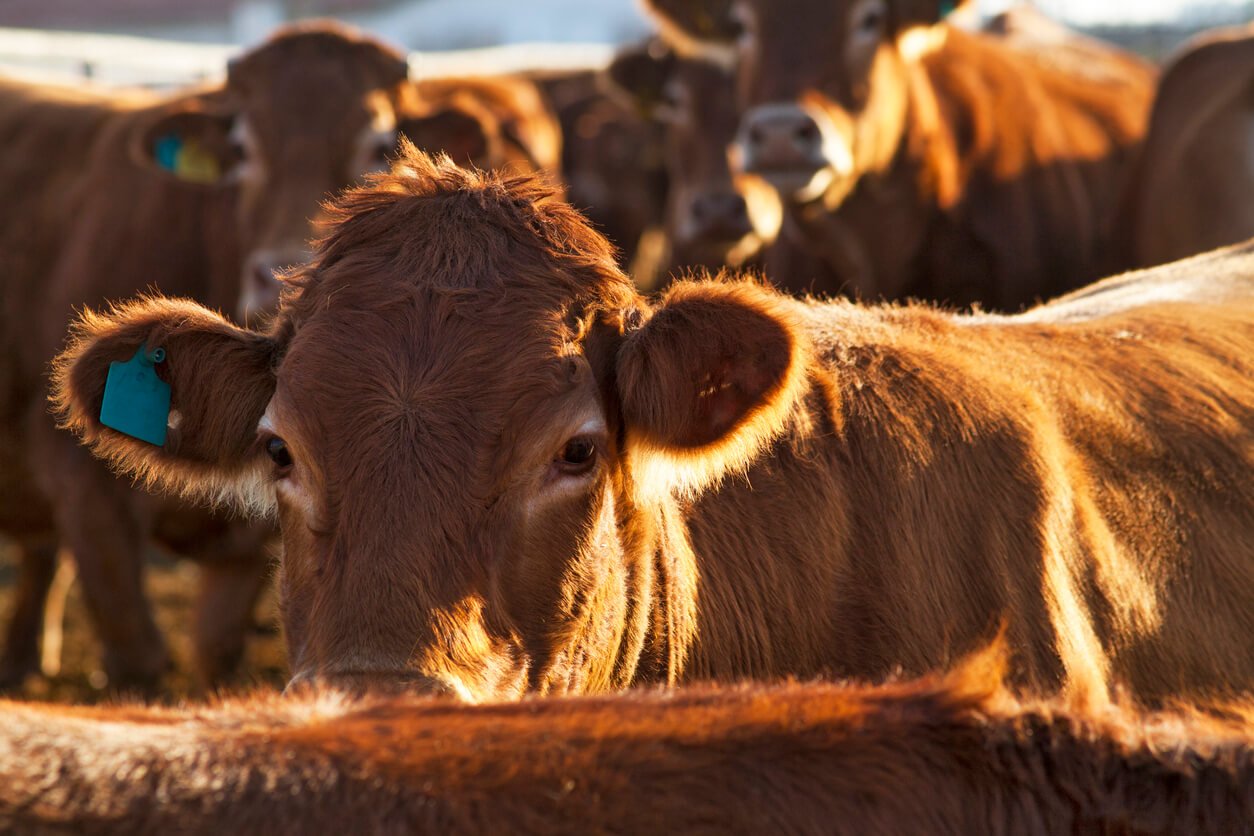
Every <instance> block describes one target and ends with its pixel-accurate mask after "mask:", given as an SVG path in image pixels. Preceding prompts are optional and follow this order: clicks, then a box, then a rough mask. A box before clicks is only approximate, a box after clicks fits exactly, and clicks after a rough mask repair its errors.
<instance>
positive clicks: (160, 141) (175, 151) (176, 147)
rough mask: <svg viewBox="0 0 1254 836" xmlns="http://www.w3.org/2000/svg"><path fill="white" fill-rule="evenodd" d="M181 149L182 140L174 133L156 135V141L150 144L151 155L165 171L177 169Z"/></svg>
mask: <svg viewBox="0 0 1254 836" xmlns="http://www.w3.org/2000/svg"><path fill="white" fill-rule="evenodd" d="M181 150H183V140H182V139H180V138H179V137H178V136H177V135H176V134H166V135H165V136H162V137H158V138H157V141H156V142H154V143H153V145H152V156H153V159H155V160H156V161H157V165H159V166H161V167H162V168H164V169H165V170H166V171H175V170H177V169H178V161H179V151H181Z"/></svg>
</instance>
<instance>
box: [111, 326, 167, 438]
mask: <svg viewBox="0 0 1254 836" xmlns="http://www.w3.org/2000/svg"><path fill="white" fill-rule="evenodd" d="M163 360H165V349H164V348H154V349H153V350H152V351H148V350H147V349H146V348H145V347H144V346H142V345H141V346H140V347H139V351H136V352H135V356H134V357H132V358H131V359H129V360H127V361H126V362H125V363H123V362H121V361H117V360H115V361H114V362H112V363H110V364H109V377H108V378H106V379H105V389H104V403H102V404H101V405H100V423H102V424H104V425H105V426H106V427H109V428H111V429H115V430H117V431H118V432H120V433H126V434H127V435H129V436H130V437H131V438H138V439H139V440H140V441H147V442H148V443H149V444H155V445H157V446H158V447H160V446H162V445H163V444H165V431H166V425H167V424H168V423H169V420H170V384H168V383H166V382H165V381H164V380H162V379H161V378H159V377H157V364H158V363H160V362H162V361H163Z"/></svg>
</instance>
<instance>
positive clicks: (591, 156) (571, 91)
mask: <svg viewBox="0 0 1254 836" xmlns="http://www.w3.org/2000/svg"><path fill="white" fill-rule="evenodd" d="M527 77H528V78H530V79H531V80H532V81H533V82H534V83H535V84H536V85H537V86H538V87H539V88H540V89H541V91H543V93H544V95H545V98H546V99H547V100H548V101H549V103H550V105H551V107H552V108H553V110H554V111H555V112H556V113H557V118H558V121H559V123H560V124H561V128H562V174H563V178H564V180H565V183H566V196H567V199H569V200H570V203H571V205H572V206H574V207H576V208H577V209H579V210H580V211H581V212H583V213H584V214H585V215H587V216H588V219H589V220H590V221H592V224H593V226H594V227H596V228H597V230H599V231H600V232H601V233H602V234H603V235H605V237H607V238H608V239H609V240H610V242H611V243H612V244H614V246H615V247H616V248H617V250H618V256H619V266H621V267H622V268H623V269H625V270H627V271H628V272H629V273H631V274H632V275H633V276H634V277H635V278H636V279H637V282H638V283H640V284H641V285H646V286H647V285H651V284H652V283H653V280H654V279H653V276H654V273H655V272H656V271H657V270H658V269H659V268H660V265H656V264H654V262H655V261H656V260H657V259H658V256H656V255H655V254H654V253H653V250H654V249H656V248H655V247H651V246H650V242H651V240H652V238H653V237H654V236H653V233H654V230H655V228H656V227H657V225H658V224H660V222H661V218H662V216H663V214H664V212H665V201H666V189H667V184H666V165H665V161H664V159H663V153H664V151H663V142H664V139H663V136H662V131H661V127H660V126H659V125H657V124H655V123H654V122H651V121H650V120H647V119H643V118H641V117H640V116H639V115H638V114H637V113H636V112H635V110H634V109H633V108H629V107H627V106H626V105H625V104H623V103H622V102H620V101H619V99H618V97H617V96H613V95H610V94H609V93H607V92H606V90H605V89H604V87H605V84H604V83H603V80H602V72H601V71H600V70H577V71H571V72H545V71H541V72H535V73H531V74H529V75H528V76H527ZM646 236H650V237H649V238H646Z"/></svg>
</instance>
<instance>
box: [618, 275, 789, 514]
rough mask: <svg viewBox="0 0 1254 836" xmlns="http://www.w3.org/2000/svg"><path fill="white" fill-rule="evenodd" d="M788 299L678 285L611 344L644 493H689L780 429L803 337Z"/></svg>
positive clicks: (737, 285) (744, 286)
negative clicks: (639, 323) (635, 326)
mask: <svg viewBox="0 0 1254 836" xmlns="http://www.w3.org/2000/svg"><path fill="white" fill-rule="evenodd" d="M789 308H790V303H789V301H788V300H786V299H785V298H784V297H783V296H782V295H781V294H780V293H778V292H777V291H775V290H772V289H769V288H766V287H763V286H761V285H759V284H756V283H754V282H750V281H737V282H721V281H700V282H698V281H683V282H677V283H676V284H674V285H672V286H671V288H670V289H669V290H668V291H667V292H666V294H665V296H664V297H663V298H662V301H661V304H660V305H659V306H658V307H657V308H656V309H655V310H654V311H653V313H652V315H651V316H650V317H649V319H648V320H647V321H646V322H645V323H644V324H643V325H642V326H640V327H639V328H638V329H636V330H634V331H631V332H630V333H628V334H626V335H625V336H624V338H623V341H622V344H621V346H620V348H619V350H618V358H617V362H616V363H615V380H616V388H617V390H618V399H619V402H620V404H621V409H622V417H623V423H624V426H625V429H626V436H627V438H626V440H627V453H628V457H629V460H630V462H631V466H632V472H633V475H634V476H635V479H636V482H637V484H638V485H639V486H640V489H641V490H642V491H644V492H646V493H651V494H659V493H663V492H672V493H673V492H679V493H695V492H697V491H699V490H701V489H703V488H705V487H707V486H709V485H711V484H713V483H716V482H717V481H719V480H720V479H722V478H723V477H724V476H725V475H727V474H728V473H735V472H740V471H743V470H745V469H746V468H748V466H749V465H750V464H752V462H753V461H754V460H755V459H756V458H757V456H758V455H759V454H760V453H761V451H762V450H763V449H765V448H766V446H767V445H769V444H770V443H771V442H772V441H774V440H775V439H776V438H778V437H779V435H780V434H781V433H782V432H783V431H784V430H785V428H786V426H787V425H788V422H789V420H790V416H791V415H792V413H793V410H794V407H795V405H796V403H797V401H798V398H799V397H800V393H801V391H802V389H803V386H804V384H805V380H806V368H807V365H808V357H809V348H808V345H809V342H808V340H807V339H806V337H805V334H804V332H803V330H802V329H801V327H800V326H799V325H798V324H797V322H796V318H795V316H793V315H791V314H790V312H789Z"/></svg>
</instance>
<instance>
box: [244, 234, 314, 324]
mask: <svg viewBox="0 0 1254 836" xmlns="http://www.w3.org/2000/svg"><path fill="white" fill-rule="evenodd" d="M306 255H307V254H306V253H305V252H303V251H300V252H296V251H291V252H288V251H284V252H273V253H269V252H268V253H258V254H255V255H253V256H252V257H251V258H249V259H248V263H247V265H245V267H244V275H243V277H242V282H241V287H240V297H239V315H240V318H241V319H242V320H243V321H244V322H249V321H252V320H253V319H255V318H256V317H258V316H263V315H265V314H268V313H273V312H274V310H275V309H276V308H277V307H278V306H279V295H280V293H281V292H282V290H283V283H282V282H281V281H279V276H280V275H281V274H283V273H286V272H287V271H289V270H291V269H292V268H293V267H295V266H297V265H298V264H300V263H301V262H302V261H304V260H305V257H306Z"/></svg>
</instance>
